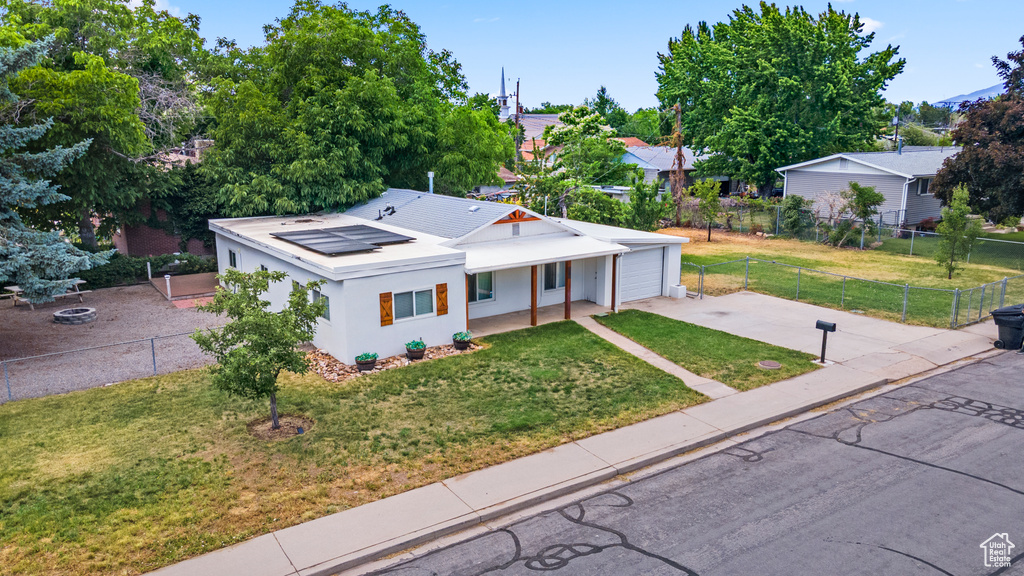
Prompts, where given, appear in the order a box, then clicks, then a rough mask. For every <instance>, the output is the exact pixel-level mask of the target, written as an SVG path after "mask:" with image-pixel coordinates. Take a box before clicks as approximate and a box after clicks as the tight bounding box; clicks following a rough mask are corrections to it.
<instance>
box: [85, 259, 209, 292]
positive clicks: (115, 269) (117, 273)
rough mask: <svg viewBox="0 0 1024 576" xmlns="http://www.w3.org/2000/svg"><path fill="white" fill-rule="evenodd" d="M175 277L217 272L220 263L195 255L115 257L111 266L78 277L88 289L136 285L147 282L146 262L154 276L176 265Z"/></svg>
mask: <svg viewBox="0 0 1024 576" xmlns="http://www.w3.org/2000/svg"><path fill="white" fill-rule="evenodd" d="M175 260H177V261H178V262H179V264H177V265H176V266H175V267H174V272H175V273H176V274H196V273H199V272H216V271H217V260H216V259H215V258H203V257H201V256H196V255H195V254H187V253H182V254H161V255H159V256H124V255H122V254H117V253H115V254H114V255H113V256H112V257H111V258H110V262H108V263H106V264H104V265H103V266H97V267H96V268H92V269H90V270H82V271H81V272H79V273H78V277H79V278H81V279H82V280H85V281H86V282H88V283H89V289H90V290H93V289H97V288H109V287H111V286H118V285H123V284H136V283H138V282H142V281H144V280H146V262H149V263H150V266H151V267H152V270H153V274H154V275H156V274H157V271H159V270H160V269H162V268H164V267H165V266H168V265H170V264H173V263H174V261H175Z"/></svg>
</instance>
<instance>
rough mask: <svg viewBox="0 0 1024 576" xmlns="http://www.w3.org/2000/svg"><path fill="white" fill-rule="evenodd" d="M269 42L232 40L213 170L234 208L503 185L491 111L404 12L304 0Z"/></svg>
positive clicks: (330, 203)
mask: <svg viewBox="0 0 1024 576" xmlns="http://www.w3.org/2000/svg"><path fill="white" fill-rule="evenodd" d="M264 30H265V36H266V44H265V45H264V46H258V47H254V48H251V49H249V50H247V51H240V50H238V49H237V47H234V46H233V45H230V44H222V45H221V46H219V47H218V49H217V52H216V53H215V55H214V57H213V60H214V61H215V62H216V66H213V67H211V68H210V69H211V70H216V71H219V70H227V71H229V72H228V74H227V75H226V76H224V77H222V78H216V79H214V80H212V84H213V87H214V90H213V93H212V96H211V98H210V102H209V105H210V109H211V111H212V112H213V115H214V117H215V118H216V123H215V125H214V126H212V128H211V136H212V137H213V139H214V140H215V141H216V144H215V145H214V147H213V148H212V150H211V151H210V152H209V153H208V154H207V155H206V156H205V157H204V160H203V164H202V169H203V170H204V171H206V172H207V173H208V174H209V175H211V176H212V177H213V178H214V179H215V180H216V182H217V183H218V186H219V194H220V196H221V199H222V201H223V203H224V204H225V206H226V208H227V210H228V212H229V214H230V215H234V216H247V215H260V214H290V213H301V212H310V211H317V210H325V209H327V210H340V209H344V208H347V207H349V206H351V205H353V204H355V203H358V202H361V201H364V200H367V199H369V198H373V197H376V196H378V195H379V194H380V193H381V192H383V191H384V189H385V188H387V187H389V186H391V187H397V188H417V189H421V190H422V189H426V187H427V172H429V171H434V172H435V174H436V182H437V183H438V185H439V186H440V188H441V191H442V192H448V193H453V194H462V193H465V192H466V191H468V190H470V189H471V188H472V187H473V186H476V185H480V184H489V183H496V182H497V181H498V177H497V173H498V169H499V167H500V166H501V165H502V163H503V162H505V160H507V159H508V158H510V157H511V156H512V153H513V148H512V144H511V138H510V137H509V136H508V134H507V130H506V129H505V128H504V127H503V126H502V125H501V124H499V123H498V121H497V119H496V118H495V117H494V115H493V114H492V113H491V111H490V110H473V109H472V107H473V106H476V105H478V104H479V102H475V101H474V103H473V104H471V105H467V104H466V103H465V102H466V94H465V89H466V82H465V79H464V77H463V75H462V72H461V67H460V65H459V63H458V62H456V61H455V59H454V58H453V57H452V55H451V54H450V53H449V52H447V51H441V52H434V51H430V50H428V49H427V47H426V39H425V37H424V36H423V34H422V33H421V32H420V29H419V26H417V25H416V24H415V23H414V22H412V21H411V20H409V18H408V17H407V16H406V15H405V14H404V13H403V12H400V11H397V10H394V9H392V8H390V7H388V6H383V7H381V8H380V9H378V10H377V11H376V12H363V11H357V10H353V9H350V8H349V7H348V6H347V5H345V4H337V5H332V6H326V5H323V4H321V3H320V2H319V1H318V0H299V1H298V2H297V3H296V4H295V6H294V7H293V8H292V9H291V12H290V13H289V14H288V16H287V17H285V18H283V19H281V20H278V21H277V22H276V23H275V24H272V25H268V26H266V27H265V29H264Z"/></svg>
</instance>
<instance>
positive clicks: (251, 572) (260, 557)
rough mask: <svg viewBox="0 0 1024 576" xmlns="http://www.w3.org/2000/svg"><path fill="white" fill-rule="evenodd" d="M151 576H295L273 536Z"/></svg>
mask: <svg viewBox="0 0 1024 576" xmlns="http://www.w3.org/2000/svg"><path fill="white" fill-rule="evenodd" d="M150 574H152V575H153V576H197V575H205V574H211V575H212V574H246V575H247V576H292V575H294V574H298V572H297V571H296V570H295V567H294V566H292V563H291V561H289V560H288V556H287V555H286V554H285V553H284V550H282V549H281V545H280V544H278V542H277V538H275V537H274V535H273V534H264V535H263V536H259V537H256V538H253V539H252V540H246V541H245V542H242V543H241V544H235V545H234V546H229V547H227V548H224V549H221V550H217V551H216V552H210V553H209V554H204V555H203V556H198V557H196V558H193V559H191V560H186V561H184V562H181V563H179V564H172V565H171V566H167V567H166V568H161V569H160V570H157V571H156V572H151V573H150Z"/></svg>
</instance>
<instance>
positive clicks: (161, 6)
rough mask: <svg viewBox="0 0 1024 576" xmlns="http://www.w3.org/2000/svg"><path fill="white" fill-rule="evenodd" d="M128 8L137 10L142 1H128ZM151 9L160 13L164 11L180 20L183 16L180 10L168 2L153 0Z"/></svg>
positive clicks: (167, 0)
mask: <svg viewBox="0 0 1024 576" xmlns="http://www.w3.org/2000/svg"><path fill="white" fill-rule="evenodd" d="M128 6H130V7H131V8H138V7H139V6H142V0H130V1H129V2H128ZM153 8H154V9H155V10H156V11H157V12H160V11H161V10H166V11H167V12H169V13H170V15H171V16H174V17H176V18H180V17H181V16H182V14H183V13H182V11H181V8H180V7H178V6H174V5H172V4H171V3H170V1H169V0H155V2H154V3H153Z"/></svg>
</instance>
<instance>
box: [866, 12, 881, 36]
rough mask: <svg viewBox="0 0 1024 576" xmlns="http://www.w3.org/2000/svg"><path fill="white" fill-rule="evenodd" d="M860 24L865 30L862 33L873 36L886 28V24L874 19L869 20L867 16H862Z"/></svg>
mask: <svg viewBox="0 0 1024 576" xmlns="http://www.w3.org/2000/svg"><path fill="white" fill-rule="evenodd" d="M860 23H861V24H863V25H864V30H863V31H862V32H861V33H862V34H871V33H872V32H874V31H876V30H878V29H879V28H881V27H882V26H885V23H883V22H880V21H878V20H875V19H874V18H868V17H867V16H861V18H860Z"/></svg>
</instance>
